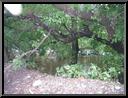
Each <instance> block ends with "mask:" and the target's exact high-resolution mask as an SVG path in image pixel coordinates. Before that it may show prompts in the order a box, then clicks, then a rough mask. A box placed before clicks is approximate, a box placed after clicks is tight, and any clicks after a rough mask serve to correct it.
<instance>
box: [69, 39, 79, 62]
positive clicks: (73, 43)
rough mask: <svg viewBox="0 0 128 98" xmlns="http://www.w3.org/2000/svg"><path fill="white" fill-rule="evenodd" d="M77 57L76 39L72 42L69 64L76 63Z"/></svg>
mask: <svg viewBox="0 0 128 98" xmlns="http://www.w3.org/2000/svg"><path fill="white" fill-rule="evenodd" d="M77 59H78V39H75V40H74V41H73V42H72V58H71V64H76V63H77Z"/></svg>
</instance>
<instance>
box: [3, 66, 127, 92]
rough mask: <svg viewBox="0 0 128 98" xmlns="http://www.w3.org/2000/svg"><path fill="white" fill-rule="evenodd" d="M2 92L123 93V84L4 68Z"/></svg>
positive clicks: (24, 69)
mask: <svg viewBox="0 0 128 98" xmlns="http://www.w3.org/2000/svg"><path fill="white" fill-rule="evenodd" d="M4 94H125V89H124V85H121V84H119V83H114V82H107V81H101V80H94V79H85V78H63V77H57V76H52V75H48V74H45V73H41V72H39V71H36V70H29V69H26V68H22V69H20V70H17V71H14V70H13V69H12V66H11V65H9V64H8V65H5V68H4Z"/></svg>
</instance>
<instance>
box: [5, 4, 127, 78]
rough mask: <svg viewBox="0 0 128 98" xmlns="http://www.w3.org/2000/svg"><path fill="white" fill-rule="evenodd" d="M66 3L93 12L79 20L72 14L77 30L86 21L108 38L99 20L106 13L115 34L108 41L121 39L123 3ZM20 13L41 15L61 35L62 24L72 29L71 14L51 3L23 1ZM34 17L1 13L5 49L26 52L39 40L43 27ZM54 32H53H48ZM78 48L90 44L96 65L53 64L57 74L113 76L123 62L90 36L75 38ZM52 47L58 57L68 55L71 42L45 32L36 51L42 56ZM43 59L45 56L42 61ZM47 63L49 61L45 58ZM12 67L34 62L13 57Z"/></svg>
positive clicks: (43, 31)
mask: <svg viewBox="0 0 128 98" xmlns="http://www.w3.org/2000/svg"><path fill="white" fill-rule="evenodd" d="M69 6H70V7H71V8H73V9H75V10H77V11H78V13H79V12H92V13H94V16H93V17H91V20H86V21H85V20H83V19H81V18H80V17H74V18H75V20H76V21H75V23H76V24H75V25H76V26H77V31H81V30H82V29H84V28H85V27H84V26H85V25H89V29H90V30H91V31H92V32H94V34H96V35H98V37H100V38H102V39H106V40H108V33H107V31H106V28H105V26H103V25H102V24H101V23H100V20H101V16H107V18H108V19H109V20H110V21H111V20H112V23H110V24H109V25H110V26H111V27H112V28H114V29H115V34H114V37H113V39H112V42H115V43H117V42H123V38H124V36H123V35H124V18H123V16H124V12H123V11H124V7H123V5H122V4H77V5H76V4H69ZM23 8H24V11H23V15H26V14H31V13H34V14H35V15H37V16H40V17H41V22H42V23H45V24H46V25H48V26H49V27H51V28H53V29H55V30H57V31H58V32H59V33H62V34H64V35H67V34H69V33H70V32H68V31H67V30H66V29H65V27H64V25H63V24H65V25H66V26H67V27H68V29H72V19H71V16H70V15H68V14H65V12H64V11H61V10H58V9H57V8H56V7H55V6H53V5H50V4H29V5H28V4H23ZM33 23H34V21H28V20H22V19H19V18H17V17H4V43H5V44H4V45H5V46H6V47H8V49H9V50H13V49H16V50H18V51H20V52H26V51H28V50H30V49H33V48H35V47H37V46H38V44H39V43H40V41H41V40H42V39H43V38H44V36H45V35H47V33H48V32H46V31H45V30H44V29H42V27H41V28H37V27H35V25H34V24H33ZM52 33H54V32H52ZM78 41H79V48H87V47H88V48H93V49H95V50H97V51H98V52H99V53H100V55H101V57H102V60H101V61H102V62H101V63H100V67H98V66H99V65H96V64H91V66H90V68H89V70H88V71H85V70H84V66H83V65H81V64H75V65H64V66H62V67H60V68H59V67H58V68H57V75H59V76H65V77H81V76H83V77H88V78H93V79H101V80H111V79H113V78H117V75H118V74H119V72H121V69H122V68H121V66H122V65H123V59H124V57H123V55H120V54H118V53H116V52H115V51H114V50H113V49H112V48H110V47H109V46H107V45H105V44H102V43H100V42H98V41H96V40H95V39H94V36H92V37H91V38H87V37H83V38H79V39H78ZM49 48H50V49H53V50H54V51H55V52H56V53H57V56H58V57H59V58H61V59H62V60H64V59H68V60H69V59H70V56H71V51H72V50H71V44H70V43H69V44H67V43H62V42H59V41H58V40H56V39H55V38H54V37H53V36H49V37H48V39H47V41H45V42H44V43H43V45H41V46H40V49H39V53H40V55H42V56H44V58H45V52H46V50H47V49H49ZM43 62H45V60H44V61H43ZM48 64H51V62H49V61H48ZM13 65H14V69H18V68H20V67H23V66H28V67H29V68H36V69H37V67H38V66H37V65H36V64H35V63H34V62H33V60H31V61H29V62H28V63H26V61H25V60H22V59H19V58H16V59H14V60H13Z"/></svg>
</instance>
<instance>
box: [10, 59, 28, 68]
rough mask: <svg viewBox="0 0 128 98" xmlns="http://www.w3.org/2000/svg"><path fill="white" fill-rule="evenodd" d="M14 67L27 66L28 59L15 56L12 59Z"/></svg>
mask: <svg viewBox="0 0 128 98" xmlns="http://www.w3.org/2000/svg"><path fill="white" fill-rule="evenodd" d="M12 65H13V69H14V70H18V69H20V68H22V67H26V61H25V60H24V59H20V58H15V59H13V61H12Z"/></svg>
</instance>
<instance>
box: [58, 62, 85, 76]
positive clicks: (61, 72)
mask: <svg viewBox="0 0 128 98" xmlns="http://www.w3.org/2000/svg"><path fill="white" fill-rule="evenodd" d="M56 70H57V73H56V75H58V76H63V77H70V78H76V77H81V76H84V74H83V72H82V70H83V66H82V65H80V64H74V65H63V66H62V67H57V69H56Z"/></svg>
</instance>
